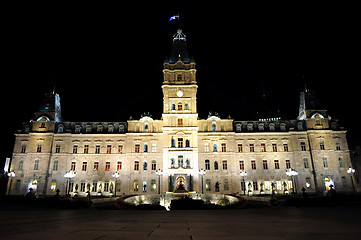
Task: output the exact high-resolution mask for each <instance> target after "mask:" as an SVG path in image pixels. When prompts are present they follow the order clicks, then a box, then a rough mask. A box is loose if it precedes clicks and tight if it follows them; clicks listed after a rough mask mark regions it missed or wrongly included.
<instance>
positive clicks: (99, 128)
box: [97, 125, 103, 133]
mask: <svg viewBox="0 0 361 240" xmlns="http://www.w3.org/2000/svg"><path fill="white" fill-rule="evenodd" d="M102 131H103V125H98V126H97V132H98V133H100V132H102Z"/></svg>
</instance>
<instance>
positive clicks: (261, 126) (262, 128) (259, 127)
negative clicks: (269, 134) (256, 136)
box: [258, 123, 264, 131]
mask: <svg viewBox="0 0 361 240" xmlns="http://www.w3.org/2000/svg"><path fill="white" fill-rule="evenodd" d="M258 130H259V131H264V123H260V124H258Z"/></svg>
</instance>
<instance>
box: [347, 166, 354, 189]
mask: <svg viewBox="0 0 361 240" xmlns="http://www.w3.org/2000/svg"><path fill="white" fill-rule="evenodd" d="M355 172H356V170H355V169H354V168H352V167H350V168H349V169H347V173H348V174H350V177H351V183H352V190H353V192H356V190H355V185H354V183H353V174H354V173H355Z"/></svg>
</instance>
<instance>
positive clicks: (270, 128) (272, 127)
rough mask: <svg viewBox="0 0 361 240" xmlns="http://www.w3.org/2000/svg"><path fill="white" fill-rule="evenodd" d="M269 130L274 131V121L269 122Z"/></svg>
mask: <svg viewBox="0 0 361 240" xmlns="http://www.w3.org/2000/svg"><path fill="white" fill-rule="evenodd" d="M269 130H270V131H272V132H274V131H275V124H274V123H271V124H270V125H269Z"/></svg>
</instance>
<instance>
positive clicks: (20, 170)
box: [8, 30, 353, 196]
mask: <svg viewBox="0 0 361 240" xmlns="http://www.w3.org/2000/svg"><path fill="white" fill-rule="evenodd" d="M186 45H187V42H186V36H185V34H184V33H182V31H181V30H178V32H177V33H176V34H174V36H173V42H172V50H171V54H170V56H169V57H168V58H166V59H165V61H164V69H163V75H164V80H163V85H162V86H161V87H162V90H163V113H162V117H161V119H153V118H152V117H151V116H150V115H149V114H144V115H142V117H141V118H140V119H137V120H135V119H130V120H128V121H124V122H71V121H64V120H63V119H62V116H61V104H60V96H59V95H58V94H56V93H55V92H52V93H49V94H47V95H46V96H45V98H44V99H43V101H42V103H41V104H40V107H39V109H38V111H37V112H35V113H34V118H33V119H31V120H30V121H28V122H25V123H23V125H22V129H21V130H18V132H17V133H16V134H15V136H16V140H15V146H14V152H13V155H12V160H11V166H10V171H14V172H15V176H14V177H13V178H11V177H10V179H9V184H8V188H10V189H8V191H9V192H10V194H11V195H24V194H26V193H27V192H28V190H29V188H32V189H33V191H34V193H35V194H37V195H38V196H49V195H54V194H55V191H56V190H57V189H59V190H60V194H61V195H64V194H66V193H69V194H71V195H75V194H77V195H79V196H86V195H87V194H88V193H90V194H91V195H93V196H98V195H103V196H114V195H121V194H158V193H165V192H173V191H174V190H175V189H176V188H179V187H181V188H182V189H186V190H187V191H192V192H198V193H201V192H204V193H222V194H230V193H237V192H238V193H240V194H247V195H254V194H271V192H272V191H275V192H276V193H291V192H301V189H302V188H305V189H306V191H307V192H309V193H312V192H315V193H319V194H323V193H327V191H328V190H329V189H330V186H331V185H333V187H334V188H335V190H337V191H338V192H351V191H352V190H353V182H352V181H353V180H352V178H350V176H349V174H348V173H347V170H348V168H350V167H351V160H350V153H349V149H348V145H347V140H346V130H344V129H343V127H341V126H340V125H339V121H338V120H336V119H332V118H331V117H330V115H328V113H327V110H326V109H323V108H322V107H321V105H320V104H319V102H318V100H317V99H316V97H315V94H314V92H311V91H307V90H306V91H304V92H301V93H300V105H299V116H298V117H295V119H292V120H283V119H280V118H264V119H263V118H262V119H258V120H257V121H238V120H233V119H230V118H227V119H221V118H220V117H219V116H218V115H217V114H209V116H208V118H207V119H200V118H199V117H198V112H197V89H198V85H197V81H196V72H197V70H196V63H195V61H194V60H193V59H191V58H190V57H189V54H188V51H187V46H186ZM66 173H67V174H66ZM69 173H71V174H69ZM200 173H202V174H200ZM291 173H294V175H293V176H291ZM10 180H11V181H10Z"/></svg>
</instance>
